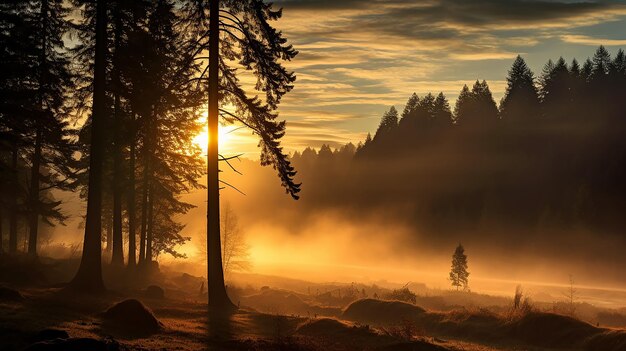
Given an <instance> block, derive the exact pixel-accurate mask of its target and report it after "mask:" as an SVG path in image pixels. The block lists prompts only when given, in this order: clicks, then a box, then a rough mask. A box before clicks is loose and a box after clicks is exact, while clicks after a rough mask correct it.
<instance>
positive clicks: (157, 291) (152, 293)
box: [144, 285, 165, 299]
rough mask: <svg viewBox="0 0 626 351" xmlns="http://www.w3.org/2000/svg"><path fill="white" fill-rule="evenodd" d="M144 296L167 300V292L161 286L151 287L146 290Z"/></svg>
mask: <svg viewBox="0 0 626 351" xmlns="http://www.w3.org/2000/svg"><path fill="white" fill-rule="evenodd" d="M144 295H145V296H146V297H147V298H150V299H163V298H165V291H163V289H162V288H161V287H159V286H156V285H150V286H149V287H147V288H146V291H145V292H144Z"/></svg>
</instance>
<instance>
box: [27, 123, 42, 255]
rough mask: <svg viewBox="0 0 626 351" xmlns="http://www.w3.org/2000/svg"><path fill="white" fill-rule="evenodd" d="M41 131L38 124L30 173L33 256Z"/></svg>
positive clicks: (30, 249)
mask: <svg viewBox="0 0 626 351" xmlns="http://www.w3.org/2000/svg"><path fill="white" fill-rule="evenodd" d="M39 123H41V122H39ZM41 133H42V132H41V128H40V127H39V126H38V127H37V131H36V132H35V151H34V152H33V165H32V169H31V175H30V201H29V202H30V206H29V207H30V213H29V234H30V235H29V237H28V254H29V255H31V256H34V257H36V256H37V232H38V229H39V177H40V173H39V168H40V165H41V139H42V135H41Z"/></svg>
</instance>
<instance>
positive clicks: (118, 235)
mask: <svg viewBox="0 0 626 351" xmlns="http://www.w3.org/2000/svg"><path fill="white" fill-rule="evenodd" d="M119 7H120V1H119V0H118V1H116V2H115V35H114V38H113V40H114V41H115V43H114V50H115V52H114V54H113V55H114V57H113V89H114V91H115V96H114V103H113V133H114V135H113V144H114V145H113V252H112V255H111V264H113V265H117V266H123V265H124V248H123V242H122V241H123V239H122V145H121V137H120V133H121V130H120V129H121V128H120V124H121V123H122V121H121V118H120V70H119V41H120V31H121V23H120V11H119Z"/></svg>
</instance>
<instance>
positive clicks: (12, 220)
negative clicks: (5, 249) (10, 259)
mask: <svg viewBox="0 0 626 351" xmlns="http://www.w3.org/2000/svg"><path fill="white" fill-rule="evenodd" d="M12 146H13V150H11V152H12V154H11V169H12V170H13V176H14V178H13V180H14V182H15V183H14V184H11V185H12V186H11V204H10V206H11V209H10V215H9V252H10V253H16V252H17V211H18V208H17V196H18V185H19V184H18V183H19V180H18V177H19V173H18V169H17V160H18V151H19V150H18V147H17V141H15V140H14V141H13V145H12Z"/></svg>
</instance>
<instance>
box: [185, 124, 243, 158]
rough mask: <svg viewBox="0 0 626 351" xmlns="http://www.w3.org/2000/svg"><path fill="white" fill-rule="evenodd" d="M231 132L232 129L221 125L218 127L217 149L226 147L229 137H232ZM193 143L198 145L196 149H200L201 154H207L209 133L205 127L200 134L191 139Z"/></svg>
mask: <svg viewBox="0 0 626 351" xmlns="http://www.w3.org/2000/svg"><path fill="white" fill-rule="evenodd" d="M232 131H233V127H232V126H231V127H224V126H222V125H219V126H218V129H217V133H218V138H219V139H218V144H219V148H220V149H223V148H224V147H227V145H228V143H229V141H230V139H231V136H232V134H231V133H232ZM193 142H194V143H195V144H196V145H198V147H200V149H202V152H203V153H204V154H205V155H206V153H207V149H208V146H209V133H208V131H207V127H206V126H205V127H204V128H203V129H202V131H201V132H200V133H198V134H197V135H196V136H195V137H194V138H193Z"/></svg>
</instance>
